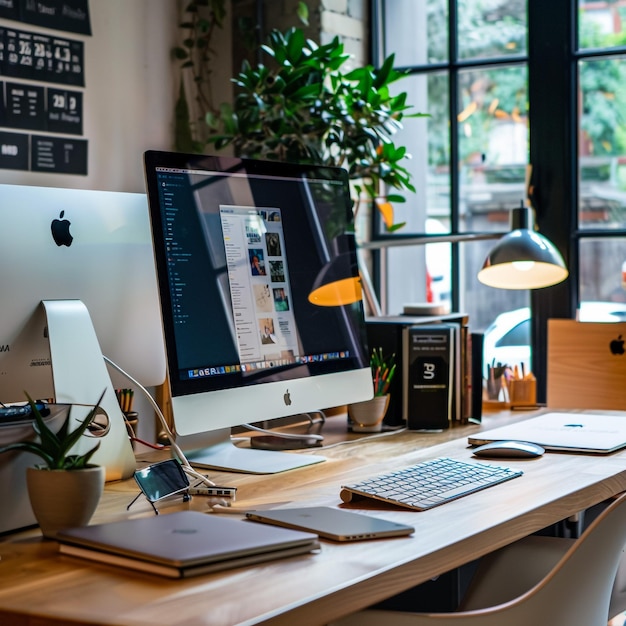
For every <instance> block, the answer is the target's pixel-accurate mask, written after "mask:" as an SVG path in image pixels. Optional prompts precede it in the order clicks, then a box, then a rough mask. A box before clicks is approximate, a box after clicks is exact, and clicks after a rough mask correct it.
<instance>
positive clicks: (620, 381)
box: [546, 319, 626, 410]
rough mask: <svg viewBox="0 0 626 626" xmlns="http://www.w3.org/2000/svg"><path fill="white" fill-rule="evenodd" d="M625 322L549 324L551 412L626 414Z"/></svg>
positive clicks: (557, 320)
mask: <svg viewBox="0 0 626 626" xmlns="http://www.w3.org/2000/svg"><path fill="white" fill-rule="evenodd" d="M625 340H626V322H577V321H575V320H563V319H552V320H548V346H547V347H548V352H547V380H546V383H547V385H546V400H547V405H548V407H550V408H551V409H555V410H558V409H592V410H593V409H608V410H613V409H615V410H626V353H625V350H624V344H625Z"/></svg>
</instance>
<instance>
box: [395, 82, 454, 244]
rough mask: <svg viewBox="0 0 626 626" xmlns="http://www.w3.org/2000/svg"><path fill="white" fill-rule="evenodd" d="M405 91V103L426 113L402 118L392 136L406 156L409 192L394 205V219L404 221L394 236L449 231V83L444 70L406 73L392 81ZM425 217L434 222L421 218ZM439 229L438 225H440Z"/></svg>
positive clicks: (405, 163)
mask: <svg viewBox="0 0 626 626" xmlns="http://www.w3.org/2000/svg"><path fill="white" fill-rule="evenodd" d="M397 88H398V89H399V90H402V91H406V92H407V102H408V103H410V104H412V105H413V106H414V110H415V111H423V112H427V113H428V114H429V117H422V118H405V119H404V120H403V128H402V130H401V131H399V132H398V133H397V134H396V135H395V137H394V142H395V143H396V145H397V146H405V147H406V148H407V151H408V153H409V154H410V155H411V158H410V159H409V160H406V161H405V162H404V165H405V167H406V168H407V169H408V170H409V171H410V172H411V175H412V183H413V185H414V186H415V189H416V192H415V193H406V194H404V195H405V197H406V203H395V204H394V221H395V222H396V223H402V222H405V223H406V225H405V226H404V227H403V228H402V229H401V230H399V231H398V232H399V233H400V234H409V233H413V234H415V233H421V234H423V233H430V232H436V233H438V234H440V233H442V232H450V222H449V220H450V132H449V123H448V119H449V106H448V102H449V95H448V93H449V86H448V75H447V73H444V72H441V73H440V72H434V73H427V74H411V75H409V76H407V77H405V78H404V79H402V80H400V81H398V83H397ZM427 218H433V220H436V221H437V222H438V224H437V223H435V222H434V221H433V222H432V223H431V222H427ZM442 224H443V225H444V226H445V229H443V230H442V229H441V228H440V226H441V225H442Z"/></svg>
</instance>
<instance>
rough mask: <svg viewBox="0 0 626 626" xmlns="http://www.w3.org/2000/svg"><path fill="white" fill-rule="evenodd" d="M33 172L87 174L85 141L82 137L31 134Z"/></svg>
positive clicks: (31, 165) (31, 164)
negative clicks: (71, 137)
mask: <svg viewBox="0 0 626 626" xmlns="http://www.w3.org/2000/svg"><path fill="white" fill-rule="evenodd" d="M30 169H31V170H32V171H33V172H54V173H55V174H83V175H86V174H87V142H86V141H85V140H84V139H70V138H68V137H52V136H43V135H32V136H31V163H30Z"/></svg>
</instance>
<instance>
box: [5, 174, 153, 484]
mask: <svg viewBox="0 0 626 626" xmlns="http://www.w3.org/2000/svg"><path fill="white" fill-rule="evenodd" d="M0 202H1V203H2V209H3V211H2V216H3V223H2V245H1V246H0V285H1V286H2V295H1V304H0V312H1V313H0V401H2V402H4V403H8V402H22V401H24V400H25V395H24V392H25V391H26V392H28V394H29V395H30V396H31V397H33V398H55V399H56V400H57V401H60V402H71V403H77V404H93V403H95V402H96V401H97V400H98V397H99V396H100V394H101V393H102V392H103V391H104V387H105V385H106V386H107V387H108V390H107V396H106V398H105V400H104V402H107V403H111V404H109V409H107V407H104V408H105V410H107V413H110V414H113V412H114V409H115V410H118V409H119V405H118V404H115V403H116V398H115V390H114V389H113V388H112V385H113V384H115V385H120V386H124V387H128V386H130V385H129V383H128V381H127V380H125V379H123V378H121V377H120V378H116V374H115V373H112V374H113V380H111V376H110V375H109V374H111V372H108V370H107V368H106V365H105V364H104V360H103V359H102V355H104V356H107V357H109V358H110V359H111V360H112V361H114V362H115V363H117V364H118V365H119V366H121V367H122V368H123V369H124V370H126V371H127V372H128V373H129V374H131V375H132V376H133V377H134V378H136V379H137V380H139V381H140V382H141V383H143V384H144V385H157V384H161V383H162V382H163V380H164V379H165V349H164V344H163V330H162V324H161V317H160V309H159V299H158V293H157V284H156V274H155V268H154V255H153V251H152V237H151V233H150V223H149V216H148V205H147V200H146V196H145V194H140V193H122V192H111V191H93V190H80V189H63V188H48V187H29V186H21V185H0ZM42 301H47V303H48V304H49V308H50V310H48V313H47V316H46V314H45V312H44V308H43V307H42V305H41V302H42ZM81 302H82V303H83V304H84V307H85V308H86V310H87V311H88V314H89V316H90V318H91V324H92V326H93V330H95V338H93V337H92V338H91V339H92V340H93V341H92V344H93V345H95V350H94V351H95V352H97V351H98V348H99V349H100V353H99V354H96V355H95V356H94V355H93V352H94V351H91V352H90V349H87V350H86V351H87V354H86V355H85V349H86V348H87V346H89V345H92V344H90V343H88V341H89V338H88V337H86V336H85V335H84V334H83V331H82V330H80V329H79V324H77V323H76V321H75V319H74V317H73V316H74V314H75V311H76V309H77V305H80V303H81ZM53 309H54V311H55V312H54V313H52V312H51V310H53ZM79 310H80V308H79ZM50 316H53V317H54V321H55V322H56V323H59V324H61V329H62V330H61V331H59V332H52V328H51V334H50V336H49V333H48V329H49V324H50V323H51V322H52V320H51V319H50ZM79 317H80V318H81V321H80V322H79V323H82V316H81V314H80V313H79ZM51 342H52V343H53V344H54V345H55V346H56V350H57V353H58V357H57V358H56V360H55V359H53V360H52V362H51V353H50V345H51ZM92 358H93V359H95V360H94V361H92V360H91V359H92ZM83 359H87V360H86V361H84V360H83ZM102 368H104V378H105V379H106V380H105V382H102V380H103V378H102V377H101V376H100V374H101V370H102ZM53 370H54V384H53ZM107 376H108V378H107ZM103 406H104V405H103ZM76 415H78V414H76ZM84 445H85V446H87V447H91V446H93V441H87V442H85V443H84ZM94 462H97V463H99V464H101V465H105V467H106V470H107V479H114V478H120V477H121V476H122V475H126V476H127V475H129V472H130V474H132V470H133V469H134V459H133V456H132V448H131V447H130V443H129V442H128V435H127V432H126V428H125V425H124V422H123V418H121V417H120V418H119V420H116V422H115V423H114V424H111V430H110V432H109V434H107V436H106V437H103V440H102V443H101V446H100V450H98V452H97V453H96V456H95V457H94ZM131 463H132V465H133V467H122V466H130V464H131Z"/></svg>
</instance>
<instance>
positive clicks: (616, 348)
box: [609, 335, 625, 354]
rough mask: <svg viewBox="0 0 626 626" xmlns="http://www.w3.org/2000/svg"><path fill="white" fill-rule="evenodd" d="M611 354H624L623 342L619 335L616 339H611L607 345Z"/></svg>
mask: <svg viewBox="0 0 626 626" xmlns="http://www.w3.org/2000/svg"><path fill="white" fill-rule="evenodd" d="M609 348H610V350H611V354H624V352H625V350H624V340H623V339H622V336H621V335H618V336H617V339H613V340H612V341H611V343H610V344H609Z"/></svg>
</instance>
